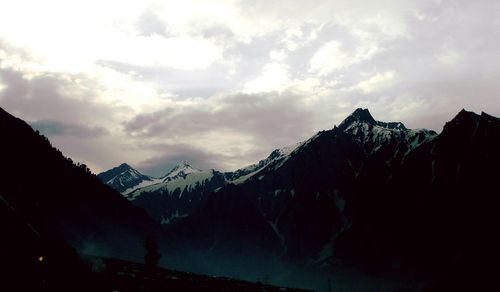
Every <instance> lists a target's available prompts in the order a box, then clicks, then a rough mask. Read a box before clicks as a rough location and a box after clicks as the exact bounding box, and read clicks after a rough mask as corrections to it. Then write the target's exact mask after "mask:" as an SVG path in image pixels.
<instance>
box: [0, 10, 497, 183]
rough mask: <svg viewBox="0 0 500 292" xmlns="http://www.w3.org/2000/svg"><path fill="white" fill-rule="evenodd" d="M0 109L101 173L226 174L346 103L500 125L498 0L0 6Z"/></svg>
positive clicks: (319, 123) (312, 128) (421, 123)
mask: <svg viewBox="0 0 500 292" xmlns="http://www.w3.org/2000/svg"><path fill="white" fill-rule="evenodd" d="M0 107H2V108H4V109H5V110H7V111H9V112H10V113H11V114H14V115H16V116H18V117H20V118H22V119H24V120H25V121H27V122H28V123H29V124H30V125H31V126H32V127H34V128H36V129H38V130H40V132H42V133H43V134H44V135H46V136H47V137H48V138H49V139H50V140H51V142H52V144H53V145H54V146H55V147H57V148H59V149H60V150H61V151H62V152H63V153H64V154H65V155H67V156H69V157H71V158H73V159H74V160H76V161H80V162H82V163H86V164H87V165H88V166H89V167H90V168H91V169H92V171H93V172H96V173H98V172H100V171H103V170H106V169H109V168H111V167H114V166H116V165H118V164H120V163H122V162H127V163H129V164H130V165H132V166H134V167H135V168H137V169H139V170H140V171H142V172H144V173H146V174H150V175H156V176H159V175H162V174H164V173H166V172H167V171H168V170H169V169H170V168H171V167H172V166H173V165H174V164H176V163H177V162H179V161H181V160H185V161H188V162H190V163H191V164H192V165H193V166H194V167H197V168H201V169H209V168H214V169H218V170H223V171H230V170H235V169H237V168H240V167H243V166H245V165H248V164H251V163H255V162H257V161H259V160H260V159H263V158H265V157H266V156H267V155H268V154H269V153H270V152H271V151H272V150H273V149H276V148H281V147H284V146H287V145H291V144H295V143H296V142H299V141H302V140H305V139H307V138H309V137H310V136H312V135H314V134H315V133H316V132H317V131H320V130H325V129H330V128H333V126H334V125H336V124H339V123H340V122H341V121H342V120H343V119H344V118H345V117H347V116H348V115H349V114H350V113H351V112H353V111H354V110H355V109H356V108H359V107H362V108H368V109H369V110H370V112H371V113H372V115H373V116H374V117H375V119H377V120H382V121H401V122H403V123H404V124H405V125H406V126H407V127H409V128H429V129H433V130H435V131H437V132H440V131H441V129H442V127H443V125H444V123H445V122H446V121H449V120H450V119H452V118H453V117H454V116H455V115H456V114H457V113H458V112H459V111H460V110H461V109H462V108H465V109H467V110H472V111H475V112H478V113H479V112H481V111H484V112H487V113H489V114H492V115H495V116H500V1H496V0H492V1H488V0H477V1H469V0H454V1H446V0H412V1H407V0H397V1H386V0H379V1H356V0H348V1H343V0H339V1H333V0H330V1H326V0H324V1H320V0H308V1H303V0H300V1H296V0H287V1H284V0H275V1H264V0H253V1H237V0H227V1H222V0H220V1H219V0H213V1H212V0H210V1H209V0H203V1H202V0H183V1H167V0H166V1H154V0H151V1H145V0H119V1H118V0H84V1H83V0H82V1H80V0H74V1H67V0H44V1H40V0H16V1H0Z"/></svg>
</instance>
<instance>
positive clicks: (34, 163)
mask: <svg viewBox="0 0 500 292" xmlns="http://www.w3.org/2000/svg"><path fill="white" fill-rule="evenodd" d="M0 135H1V136H2V143H0V161H1V164H0V180H1V185H2V190H1V191H0V194H1V196H2V201H4V202H5V204H8V206H9V208H10V209H11V210H15V212H16V214H17V215H16V216H19V218H22V221H23V222H27V224H29V226H32V227H33V229H34V230H46V232H47V233H48V234H54V236H58V237H60V238H61V240H62V241H63V242H67V243H69V244H70V245H71V246H72V247H73V248H74V249H75V250H76V251H78V252H84V253H90V254H100V255H107V256H114V257H121V258H126V259H135V260H142V256H143V253H144V252H143V247H142V245H143V241H144V239H145V237H146V234H148V233H153V234H158V230H159V226H157V225H156V224H155V222H154V221H152V220H151V218H150V217H149V216H148V215H147V214H146V213H145V212H144V210H141V209H139V208H137V207H134V206H133V205H132V204H131V203H130V202H128V200H126V199H125V198H123V196H122V195H120V194H119V193H118V192H116V191H114V190H112V189H111V188H109V187H107V186H105V185H104V184H102V183H101V182H100V181H99V180H98V179H97V178H96V177H95V176H94V175H93V174H91V173H90V171H89V170H88V168H87V167H86V166H85V165H84V164H78V165H75V164H74V163H73V161H72V160H71V159H69V158H66V157H64V156H63V155H62V154H61V152H60V151H59V150H57V149H55V148H53V147H52V146H51V144H50V142H49V141H48V139H47V138H45V137H44V136H42V135H40V134H38V133H37V132H35V131H33V129H32V128H31V127H30V126H29V125H28V124H26V123H25V122H24V121H22V120H20V119H18V118H15V117H13V116H12V115H10V114H9V113H7V112H5V111H4V110H3V109H0ZM27 170H29V175H21V174H23V173H24V174H25V173H26V171H27ZM38 233H39V232H38Z"/></svg>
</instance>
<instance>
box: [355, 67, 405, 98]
mask: <svg viewBox="0 0 500 292" xmlns="http://www.w3.org/2000/svg"><path fill="white" fill-rule="evenodd" d="M395 76H396V72H394V71H387V72H384V73H377V74H376V75H374V76H372V77H370V78H369V79H367V80H363V81H361V82H359V83H358V85H357V87H358V88H359V89H361V91H363V93H371V92H376V91H379V90H382V89H383V88H384V87H386V86H388V85H389V83H390V82H391V81H392V80H394V78H395Z"/></svg>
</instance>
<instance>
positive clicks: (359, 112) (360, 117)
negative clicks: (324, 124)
mask: <svg viewBox="0 0 500 292" xmlns="http://www.w3.org/2000/svg"><path fill="white" fill-rule="evenodd" d="M347 119H352V120H354V121H358V122H365V123H368V124H375V123H376V121H375V119H374V118H373V116H372V115H371V113H370V111H369V110H368V109H367V108H365V109H363V108H358V109H356V110H355V111H354V112H353V113H352V114H351V115H350V116H349V117H347ZM347 119H346V120H347Z"/></svg>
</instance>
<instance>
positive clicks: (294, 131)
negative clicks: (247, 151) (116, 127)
mask: <svg viewBox="0 0 500 292" xmlns="http://www.w3.org/2000/svg"><path fill="white" fill-rule="evenodd" d="M284 94H285V93H283V94H280V93H266V94H234V95H229V96H225V97H223V98H221V99H220V100H219V101H218V102H217V104H216V106H215V107H212V106H213V105H211V104H210V103H208V102H207V104H205V107H204V105H203V104H201V105H200V106H197V107H189V108H165V109H163V110H161V111H157V112H154V113H150V114H140V115H137V116H136V117H135V118H133V119H132V120H130V121H128V122H126V123H125V125H124V127H125V131H126V132H127V133H129V134H130V135H132V136H135V137H168V138H176V137H180V136H191V135H200V134H203V133H206V132H217V131H220V130H233V131H235V132H238V133H244V134H248V135H250V136H252V137H255V138H256V139H257V141H258V142H260V143H262V142H265V143H266V144H268V145H269V144H271V145H281V144H282V143H290V142H292V141H291V139H294V138H295V139H297V137H300V136H301V134H304V133H308V132H310V131H311V128H310V125H311V121H312V119H313V114H312V112H311V111H310V110H309V109H308V108H306V107H303V106H301V105H300V100H301V97H299V96H294V95H293V94H290V95H287V96H286V97H284V96H283V95H284Z"/></svg>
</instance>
